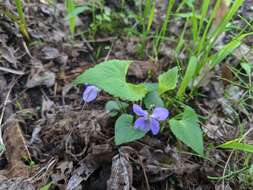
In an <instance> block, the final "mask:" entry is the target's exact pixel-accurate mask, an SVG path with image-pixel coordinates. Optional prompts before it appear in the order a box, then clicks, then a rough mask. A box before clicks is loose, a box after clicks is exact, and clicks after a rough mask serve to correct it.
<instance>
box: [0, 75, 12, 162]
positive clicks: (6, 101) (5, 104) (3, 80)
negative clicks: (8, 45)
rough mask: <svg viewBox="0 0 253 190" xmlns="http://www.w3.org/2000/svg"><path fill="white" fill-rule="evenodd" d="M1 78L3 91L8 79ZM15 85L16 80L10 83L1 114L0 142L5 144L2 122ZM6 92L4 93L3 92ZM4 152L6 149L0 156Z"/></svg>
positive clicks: (0, 87)
mask: <svg viewBox="0 0 253 190" xmlns="http://www.w3.org/2000/svg"><path fill="white" fill-rule="evenodd" d="M0 80H1V81H2V83H1V84H0V85H3V86H0V89H1V91H2V89H4V88H5V86H6V85H4V83H5V84H6V80H5V78H4V77H3V76H0ZM14 85H15V81H13V82H12V84H11V85H10V88H9V90H8V92H7V94H6V97H5V99H4V105H3V109H2V112H1V116H0V144H2V145H3V144H4V143H3V136H2V135H3V130H2V127H3V125H2V122H3V119H4V113H5V111H6V108H7V103H8V101H9V98H10V94H11V91H12V88H13V86H14ZM3 94H4V93H3ZM1 99H3V97H1ZM3 153H4V149H3V150H2V151H1V152H0V157H1V156H2V154H3Z"/></svg>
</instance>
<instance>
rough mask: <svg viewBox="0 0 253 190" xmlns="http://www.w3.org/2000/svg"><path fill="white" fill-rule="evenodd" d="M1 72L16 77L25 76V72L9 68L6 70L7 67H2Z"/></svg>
mask: <svg viewBox="0 0 253 190" xmlns="http://www.w3.org/2000/svg"><path fill="white" fill-rule="evenodd" d="M0 70H1V71H4V72H8V73H12V74H15V75H24V74H25V73H24V72H23V71H17V70H14V69H9V68H6V67H1V66H0Z"/></svg>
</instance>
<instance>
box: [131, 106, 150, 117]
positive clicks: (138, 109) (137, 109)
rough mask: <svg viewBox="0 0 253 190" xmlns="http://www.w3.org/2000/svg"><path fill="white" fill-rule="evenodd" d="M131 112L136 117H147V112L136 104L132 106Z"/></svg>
mask: <svg viewBox="0 0 253 190" xmlns="http://www.w3.org/2000/svg"><path fill="white" fill-rule="evenodd" d="M133 111H134V113H136V115H138V116H148V112H147V111H145V110H143V109H142V108H141V106H139V105H137V104H134V105H133Z"/></svg>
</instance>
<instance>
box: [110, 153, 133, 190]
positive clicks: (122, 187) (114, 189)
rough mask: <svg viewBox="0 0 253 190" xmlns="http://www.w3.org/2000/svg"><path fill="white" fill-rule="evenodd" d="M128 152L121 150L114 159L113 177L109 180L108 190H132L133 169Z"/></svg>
mask: <svg viewBox="0 0 253 190" xmlns="http://www.w3.org/2000/svg"><path fill="white" fill-rule="evenodd" d="M128 157H129V156H128V154H126V153H123V152H121V151H119V153H118V154H117V155H116V156H114V157H113V159H112V169H111V177H110V179H109V180H108V181H107V189H108V190H130V189H131V188H132V183H133V169H132V166H131V165H130V163H129V158H128Z"/></svg>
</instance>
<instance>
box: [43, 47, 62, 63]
mask: <svg viewBox="0 0 253 190" xmlns="http://www.w3.org/2000/svg"><path fill="white" fill-rule="evenodd" d="M58 56H60V52H59V51H58V49H56V48H53V47H49V46H44V47H43V48H42V49H41V59H43V60H52V59H55V58H57V57H58Z"/></svg>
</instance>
